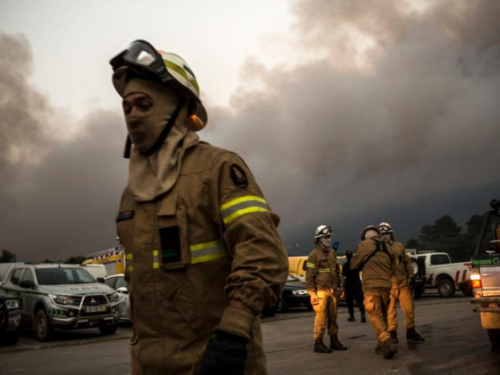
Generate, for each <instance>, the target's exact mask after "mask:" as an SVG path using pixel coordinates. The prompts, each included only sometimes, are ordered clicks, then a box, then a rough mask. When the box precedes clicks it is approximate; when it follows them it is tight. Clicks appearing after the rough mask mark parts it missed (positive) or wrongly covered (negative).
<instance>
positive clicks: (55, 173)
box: [0, 34, 127, 261]
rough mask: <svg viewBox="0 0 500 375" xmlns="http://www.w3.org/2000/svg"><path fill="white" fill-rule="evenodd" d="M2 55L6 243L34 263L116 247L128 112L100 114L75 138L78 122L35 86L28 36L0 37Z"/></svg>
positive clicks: (1, 191) (0, 140)
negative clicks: (115, 224)
mask: <svg viewBox="0 0 500 375" xmlns="http://www.w3.org/2000/svg"><path fill="white" fill-rule="evenodd" d="M0 50H1V51H2V54H1V55H0V114H1V115H0V119H1V120H0V173H1V181H2V183H1V184H0V206H1V207H2V214H1V215H0V227H1V228H2V229H1V233H2V235H1V238H2V240H1V243H0V246H1V247H2V249H7V250H9V251H12V252H14V253H15V254H16V255H17V257H18V260H30V261H41V260H44V259H47V258H48V259H51V260H56V259H65V258H68V257H69V256H72V255H86V254H89V253H91V252H95V251H98V250H102V249H105V248H107V247H112V246H115V244H116V241H115V233H116V231H115V229H114V218H115V217H116V212H117V210H118V202H119V199H120V194H121V190H122V189H123V187H124V186H125V178H126V168H127V166H126V163H125V162H124V161H122V160H123V159H121V160H120V155H121V153H122V150H123V144H124V139H125V127H124V125H123V120H122V117H121V115H120V114H119V113H118V112H109V111H106V110H103V109H96V110H95V111H94V112H93V113H91V114H89V115H88V116H86V117H85V118H84V119H82V120H80V121H79V123H78V124H77V125H76V126H75V127H76V128H78V129H81V130H80V131H79V132H77V133H75V134H70V133H72V132H70V131H69V130H68V129H69V128H70V127H71V128H73V125H75V124H74V122H75V120H71V119H70V118H68V116H67V115H66V114H64V113H63V112H62V111H61V110H56V109H54V108H53V107H52V106H51V104H50V102H49V100H48V99H47V98H46V97H44V95H42V94H41V93H40V92H38V91H37V90H35V89H34V88H33V87H32V86H30V84H29V81H28V79H29V76H30V74H31V72H32V70H33V56H32V54H31V47H30V45H29V42H28V41H27V40H26V38H25V37H23V36H19V35H5V34H3V35H0ZM68 121H73V124H68V123H67V122H68ZM70 125H72V126H70Z"/></svg>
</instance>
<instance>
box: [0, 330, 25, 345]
mask: <svg viewBox="0 0 500 375" xmlns="http://www.w3.org/2000/svg"><path fill="white" fill-rule="evenodd" d="M19 336H20V333H19V330H15V331H11V332H4V333H2V336H1V338H0V344H3V345H16V342H17V340H19Z"/></svg>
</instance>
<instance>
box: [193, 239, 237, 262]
mask: <svg viewBox="0 0 500 375" xmlns="http://www.w3.org/2000/svg"><path fill="white" fill-rule="evenodd" d="M189 249H190V250H191V264H196V263H202V262H209V261H211V260H215V259H219V258H223V257H225V256H227V255H228V253H227V251H226V248H225V247H224V245H223V244H222V242H221V241H211V242H205V243H200V244H196V245H191V246H190V247H189Z"/></svg>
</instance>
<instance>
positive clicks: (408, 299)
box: [378, 222, 425, 343]
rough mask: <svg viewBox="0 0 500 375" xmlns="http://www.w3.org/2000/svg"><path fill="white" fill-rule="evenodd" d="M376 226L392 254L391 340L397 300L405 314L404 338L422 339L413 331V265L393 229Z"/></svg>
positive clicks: (395, 341)
mask: <svg viewBox="0 0 500 375" xmlns="http://www.w3.org/2000/svg"><path fill="white" fill-rule="evenodd" d="M378 228H379V230H380V233H381V236H382V239H383V240H384V241H385V242H386V243H388V244H389V245H390V247H391V250H392V254H393V256H394V272H395V275H394V276H393V278H392V288H391V300H390V303H389V309H388V311H387V325H388V328H389V333H390V335H391V340H392V342H393V343H397V342H398V334H397V329H398V319H397V313H396V302H397V300H399V304H400V305H401V309H402V310H403V312H404V314H405V323H406V339H407V340H409V341H424V340H425V339H424V338H423V337H422V336H420V335H419V334H418V333H417V331H415V306H414V304H413V291H412V288H411V286H410V280H411V278H412V277H413V267H412V265H411V261H410V256H409V255H408V253H407V252H406V249H405V247H404V246H403V244H402V243H401V242H398V241H396V238H395V236H394V231H393V229H392V227H391V226H390V225H389V224H388V223H385V222H384V223H380V224H379V226H378Z"/></svg>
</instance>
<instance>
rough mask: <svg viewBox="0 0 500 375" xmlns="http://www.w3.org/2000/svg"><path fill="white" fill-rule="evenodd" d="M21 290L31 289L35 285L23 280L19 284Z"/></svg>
mask: <svg viewBox="0 0 500 375" xmlns="http://www.w3.org/2000/svg"><path fill="white" fill-rule="evenodd" d="M19 286H20V287H21V288H27V289H33V288H34V287H35V283H34V282H33V281H31V280H23V281H21V282H20V283H19Z"/></svg>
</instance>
